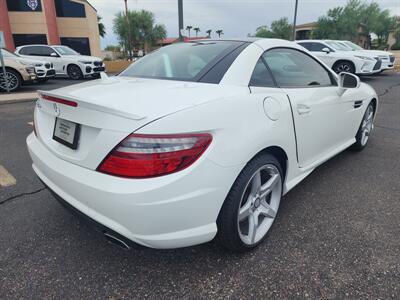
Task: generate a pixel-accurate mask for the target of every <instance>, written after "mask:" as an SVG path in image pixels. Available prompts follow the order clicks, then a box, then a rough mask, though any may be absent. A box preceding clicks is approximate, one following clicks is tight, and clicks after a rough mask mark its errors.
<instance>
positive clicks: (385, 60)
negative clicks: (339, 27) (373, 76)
mask: <svg viewBox="0 0 400 300" xmlns="http://www.w3.org/2000/svg"><path fill="white" fill-rule="evenodd" d="M338 42H340V43H341V44H343V45H345V46H346V47H348V48H349V50H352V51H358V52H363V53H369V54H372V55H375V56H377V57H379V58H380V59H381V60H382V71H384V70H390V69H393V68H394V61H395V59H396V58H395V56H394V54H393V53H391V52H388V51H382V50H367V49H364V48H361V47H360V46H358V45H356V44H354V43H353V42H350V41H338Z"/></svg>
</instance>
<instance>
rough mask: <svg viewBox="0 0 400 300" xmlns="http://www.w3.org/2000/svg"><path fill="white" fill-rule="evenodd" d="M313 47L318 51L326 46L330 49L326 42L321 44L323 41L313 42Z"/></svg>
mask: <svg viewBox="0 0 400 300" xmlns="http://www.w3.org/2000/svg"><path fill="white" fill-rule="evenodd" d="M312 48H313V51H318V52H323V51H322V49H324V48H329V49H330V47H328V46H326V45H324V44H321V43H313V46H312ZM331 51H332V49H331Z"/></svg>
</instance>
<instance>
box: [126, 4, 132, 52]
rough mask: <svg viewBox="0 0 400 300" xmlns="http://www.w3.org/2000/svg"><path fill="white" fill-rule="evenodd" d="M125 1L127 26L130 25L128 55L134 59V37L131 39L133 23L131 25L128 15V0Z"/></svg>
mask: <svg viewBox="0 0 400 300" xmlns="http://www.w3.org/2000/svg"><path fill="white" fill-rule="evenodd" d="M124 1H125V19H126V24H127V26H128V49H127V50H128V56H129V59H130V60H132V52H131V51H132V49H131V48H132V39H131V25H130V22H129V17H128V2H127V0H124Z"/></svg>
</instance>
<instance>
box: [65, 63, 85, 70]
mask: <svg viewBox="0 0 400 300" xmlns="http://www.w3.org/2000/svg"><path fill="white" fill-rule="evenodd" d="M71 66H77V67H78V68H79V69H80V70H81V71H82V68H81V66H80V65H79V64H77V63H75V62H69V63H67V65H66V67H65V69H66V71H67V72H68V68H69V67H71Z"/></svg>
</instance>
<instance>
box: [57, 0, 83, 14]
mask: <svg viewBox="0 0 400 300" xmlns="http://www.w3.org/2000/svg"><path fill="white" fill-rule="evenodd" d="M55 4H56V13H57V17H60V18H86V11H85V5H84V4H80V3H76V2H73V1H70V0H55Z"/></svg>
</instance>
